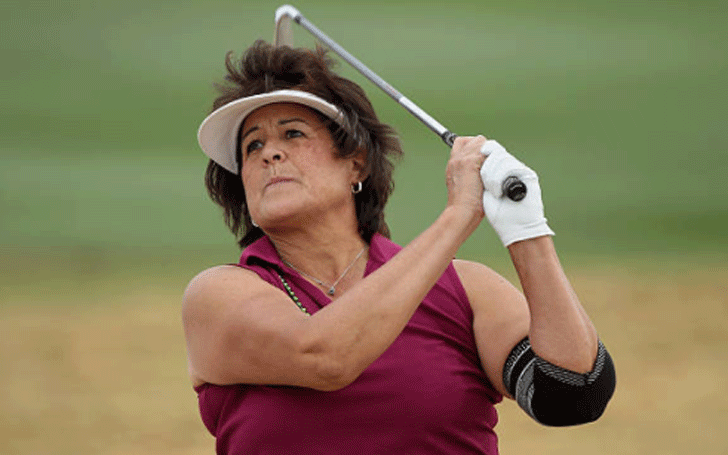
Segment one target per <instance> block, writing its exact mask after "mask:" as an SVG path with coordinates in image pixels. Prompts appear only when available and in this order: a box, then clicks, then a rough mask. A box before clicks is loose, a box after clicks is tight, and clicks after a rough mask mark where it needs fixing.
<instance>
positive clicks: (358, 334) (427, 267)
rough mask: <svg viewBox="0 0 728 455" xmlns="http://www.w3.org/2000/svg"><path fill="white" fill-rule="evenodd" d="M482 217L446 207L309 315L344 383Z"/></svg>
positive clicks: (395, 328)
mask: <svg viewBox="0 0 728 455" xmlns="http://www.w3.org/2000/svg"><path fill="white" fill-rule="evenodd" d="M480 219H482V216H481V217H480V218H478V217H477V216H476V217H473V216H472V214H467V213H463V212H462V211H458V210H456V209H446V210H445V211H444V212H443V213H442V214H441V215H440V216H439V217H438V219H437V220H436V221H435V222H434V223H433V224H432V225H431V226H430V227H429V228H428V229H427V230H425V231H424V232H423V233H422V234H420V235H419V236H418V237H417V238H416V239H414V240H413V241H412V242H410V243H409V244H408V245H407V246H406V247H405V248H404V249H402V250H401V251H400V252H399V253H398V254H397V255H396V256H395V257H393V258H392V259H391V260H389V261H388V262H387V263H386V264H384V265H383V266H382V267H380V268H379V269H378V270H376V271H375V272H373V273H372V274H370V275H369V276H367V277H366V278H365V279H363V280H361V281H360V282H358V283H357V284H356V285H355V286H354V287H352V288H351V289H349V290H348V291H347V292H345V293H344V294H342V295H341V296H340V297H339V298H337V299H336V301H335V302H333V303H332V304H330V305H327V306H326V307H324V308H323V309H322V310H320V311H319V312H317V313H316V314H315V315H314V317H312V318H310V320H309V321H310V327H309V329H310V330H311V332H310V333H313V334H316V335H315V337H316V339H317V340H319V341H318V342H319V343H320V345H319V346H317V350H319V351H320V352H321V353H322V355H325V356H326V358H327V360H328V361H333V362H334V363H335V364H336V365H339V368H340V369H341V370H342V371H341V373H340V374H341V375H342V376H343V377H344V378H345V379H343V381H344V382H348V381H351V380H354V379H355V378H356V377H357V376H358V375H359V374H360V373H361V371H363V370H364V369H365V368H366V367H367V366H368V365H370V364H371V362H373V361H374V360H376V359H377V358H378V357H379V356H380V355H381V354H382V353H383V352H384V351H385V350H386V349H387V348H388V347H389V346H390V345H391V343H392V342H394V340H395V339H396V338H397V336H398V335H399V334H400V333H401V331H402V330H403V329H404V327H405V325H406V324H407V322H408V321H409V319H410V318H411V316H412V314H413V313H414V312H415V310H416V309H417V307H418V306H419V304H420V302H421V301H422V299H423V298H424V296H425V295H426V294H427V293H428V292H429V291H430V289H431V288H432V286H433V285H434V284H435V282H436V281H437V280H438V279H439V277H440V276H441V275H442V273H443V272H444V271H445V269H446V268H447V266H448V265H449V263H450V261H451V260H452V258H453V257H454V255H455V254H456V252H457V250H458V248H459V247H460V245H461V244H462V243H463V242H464V241H465V239H466V238H467V237H468V236H469V235H470V233H472V231H473V230H474V229H475V227H476V226H477V224H478V222H479V221H480Z"/></svg>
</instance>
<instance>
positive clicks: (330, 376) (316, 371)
mask: <svg viewBox="0 0 728 455" xmlns="http://www.w3.org/2000/svg"><path fill="white" fill-rule="evenodd" d="M301 358H303V359H307V361H306V362H305V364H306V366H304V368H306V369H307V370H308V371H309V372H310V373H309V375H308V376H309V384H306V385H307V386H308V387H310V388H312V389H315V390H319V391H322V392H334V391H337V390H341V389H343V388H344V387H346V386H348V385H349V384H351V383H352V382H354V381H355V380H356V378H358V377H359V375H360V374H361V371H363V369H359V368H357V363H356V356H355V355H352V354H351V353H348V352H344V351H343V350H341V349H338V348H337V347H336V346H333V345H332V344H331V343H330V342H328V341H327V340H323V341H320V342H315V343H305V344H304V346H301Z"/></svg>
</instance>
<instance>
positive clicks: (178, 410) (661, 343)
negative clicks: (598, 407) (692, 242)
mask: <svg viewBox="0 0 728 455" xmlns="http://www.w3.org/2000/svg"><path fill="white" fill-rule="evenodd" d="M683 270H689V267H683ZM570 275H571V276H572V278H573V282H574V285H575V287H576V288H577V291H578V292H579V294H580V295H581V296H582V300H584V303H585V305H586V306H587V309H588V311H589V313H590V315H591V316H592V319H593V320H594V321H595V323H596V324H597V327H598V328H599V330H600V333H601V336H602V338H603V340H604V341H605V343H606V344H607V346H608V347H609V348H610V351H611V352H612V354H613V357H614V358H615V361H616V364H617V373H618V388H617V392H616V395H615V397H614V399H613V401H612V403H611V404H610V406H609V408H608V409H607V412H606V414H605V415H604V417H603V418H602V419H601V420H600V421H598V422H597V423H595V424H591V425H587V426H582V427H576V428H569V429H552V428H545V427H540V426H538V425H537V424H535V423H532V422H531V421H530V420H528V419H527V418H526V417H524V416H523V414H522V413H521V411H520V410H518V408H517V407H516V406H515V405H513V403H510V402H509V403H505V404H503V405H501V406H500V411H501V424H500V425H499V430H500V434H501V453H503V454H536V453H538V454H544V453H552V454H559V455H563V454H579V455H583V454H597V453H598V454H687V453H691V454H692V453H700V454H728V392H726V385H727V383H728V381H727V380H726V378H728V349H727V348H728V286H727V284H726V283H728V268H727V267H725V266H723V267H721V266H702V267H700V268H699V269H697V270H692V271H688V272H684V271H683V272H678V271H662V272H660V271H657V270H652V271H645V270H641V271H637V270H635V269H627V268H615V269H607V268H603V269H599V270H592V269H589V270H583V269H579V270H574V271H571V273H570ZM80 288H81V287H79V289H77V290H76V291H63V292H62V293H61V292H60V291H58V292H56V293H54V290H53V286H47V289H43V290H37V289H36V290H34V291H32V292H31V291H27V292H22V287H13V290H11V292H3V295H2V296H0V361H1V362H2V363H1V368H2V370H1V371H2V373H1V375H0V454H5V455H14V454H162V453H164V454H210V453H214V448H213V447H214V446H213V440H212V438H211V436H209V435H208V434H207V433H206V430H205V429H204V427H203V425H202V423H201V422H200V420H199V417H198V414H197V409H196V398H195V395H194V393H193V391H192V389H191V388H190V386H189V384H188V383H187V380H186V377H185V353H184V346H183V339H182V332H181V328H180V320H179V309H178V306H179V296H180V292H181V289H178V288H175V287H173V286H169V285H165V286H160V285H157V286H148V285H140V286H138V288H134V289H131V290H129V289H125V287H124V286H123V285H120V284H119V283H105V282H103V281H102V282H100V283H99V282H97V283H94V286H93V289H94V290H93V291H90V292H87V291H84V292H81V291H80ZM57 294H61V295H57Z"/></svg>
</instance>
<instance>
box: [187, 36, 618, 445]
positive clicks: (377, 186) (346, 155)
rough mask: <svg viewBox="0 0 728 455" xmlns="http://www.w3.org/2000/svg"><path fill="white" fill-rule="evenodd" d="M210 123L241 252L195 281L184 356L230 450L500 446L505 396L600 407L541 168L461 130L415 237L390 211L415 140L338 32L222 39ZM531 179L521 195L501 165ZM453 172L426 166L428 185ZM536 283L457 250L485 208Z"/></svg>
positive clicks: (214, 175) (599, 361) (562, 407)
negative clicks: (382, 102)
mask: <svg viewBox="0 0 728 455" xmlns="http://www.w3.org/2000/svg"><path fill="white" fill-rule="evenodd" d="M226 65H227V71H228V74H227V76H226V81H227V84H225V85H224V86H223V87H222V88H221V90H222V92H221V96H220V97H219V98H218V99H217V100H216V101H215V102H214V109H213V112H212V113H211V114H210V115H209V116H208V117H207V118H206V119H205V120H204V122H203V123H202V125H201V126H200V129H199V134H198V138H199V142H200V145H201V147H202V149H203V151H204V152H205V153H206V154H207V155H208V156H209V157H210V162H209V165H208V167H207V173H206V186H207V190H208V192H209V194H210V196H211V197H212V200H213V201H215V202H216V203H217V204H219V205H220V206H221V207H222V209H223V212H224V218H225V221H226V223H227V225H228V226H229V228H230V229H231V230H232V232H233V234H234V235H235V236H236V238H237V239H238V241H239V245H240V247H241V248H242V256H241V257H240V261H239V263H238V264H234V265H230V264H228V265H220V266H217V267H213V268H211V269H208V270H206V271H203V272H202V273H200V274H199V275H197V276H196V277H195V278H194V279H192V281H191V282H190V284H189V286H188V287H187V289H186V291H185V294H184V302H183V310H182V314H183V322H184V330H185V337H186V341H187V350H188V359H189V375H190V378H191V380H192V382H193V385H194V388H195V390H196V391H197V393H198V398H199V407H200V413H201V416H202V420H203V422H204V424H205V425H206V427H207V428H208V430H209V431H210V432H211V433H212V434H213V435H214V436H215V438H216V445H217V453H219V454H345V453H346V454H394V453H402V454H465V453H473V454H495V453H498V447H497V437H496V433H495V427H496V423H497V420H498V417H497V413H496V409H495V405H496V404H497V403H499V402H500V401H501V400H502V398H503V397H504V396H505V397H508V398H511V399H515V400H517V402H518V404H519V405H520V406H521V407H522V408H523V409H524V411H525V412H527V413H528V414H529V415H530V416H531V417H532V418H534V419H535V420H537V421H538V422H541V423H542V424H545V425H554V426H564V425H575V424H581V423H585V422H591V421H594V420H595V419H597V418H598V417H599V416H600V415H601V414H602V413H603V411H604V409H605V407H606V406H607V402H608V401H609V399H610V397H611V396H612V393H613V390H614V386H615V372H614V367H613V364H612V361H611V359H610V356H609V354H608V353H607V351H606V349H605V347H604V345H603V344H602V343H601V342H600V340H599V338H598V337H597V332H596V330H595V328H594V326H593V325H592V322H591V321H590V319H589V317H588V316H587V314H586V312H585V311H584V308H583V307H582V306H581V304H580V303H579V300H578V298H577V296H576V295H575V293H574V291H573V289H572V288H571V286H570V284H569V281H568V280H567V278H566V276H565V275H564V271H563V270H562V268H561V266H560V264H559V261H558V259H557V255H556V252H555V250H554V245H553V242H552V240H551V236H552V235H553V232H552V231H551V229H550V228H549V227H548V225H547V223H546V219H545V218H544V212H543V204H542V202H541V190H540V188H539V184H538V179H537V176H536V174H535V173H534V172H533V171H532V170H531V169H529V168H528V167H526V166H525V165H523V164H522V163H521V162H519V161H518V160H516V159H515V158H514V157H513V156H512V155H510V154H509V153H508V152H507V151H506V150H505V149H504V148H503V147H502V146H501V145H500V144H498V143H497V142H496V141H493V140H488V139H486V138H485V137H482V136H475V137H460V138H458V139H457V140H456V141H455V144H454V146H453V147H452V152H451V156H450V160H449V162H448V164H447V169H446V172H445V182H446V185H445V186H444V187H443V191H445V190H446V191H447V203H446V204H445V206H444V207H443V208H442V211H441V212H440V214H439V216H437V218H436V219H435V220H434V222H432V224H430V225H429V226H427V228H426V229H424V230H423V231H422V233H421V234H420V235H419V236H418V237H417V238H415V239H414V240H413V241H412V242H410V243H409V244H408V245H406V246H404V247H401V246H399V245H396V244H395V243H393V242H392V241H391V240H390V239H389V237H390V232H389V229H388V227H387V224H386V222H385V218H384V209H385V206H386V203H387V199H388V197H389V196H390V194H391V192H392V189H393V182H392V169H393V164H392V163H393V162H394V160H395V159H396V158H398V157H399V156H400V155H401V153H402V150H401V148H400V145H399V142H398V140H397V137H396V135H395V133H394V131H393V130H392V129H391V128H390V127H389V126H387V125H385V124H383V123H381V122H380V121H379V120H378V119H377V116H376V114H375V112H374V110H373V109H372V106H371V104H370V102H369V100H368V99H367V97H366V95H365V94H364V92H363V90H362V89H361V88H360V87H359V86H358V85H356V84H355V83H353V82H352V81H350V80H347V79H345V78H342V77H340V76H338V75H337V74H335V73H334V72H333V71H332V69H331V62H330V60H329V59H328V57H327V56H326V54H325V52H324V51H323V50H316V51H314V50H306V49H292V48H289V47H285V46H284V47H273V46H271V45H269V44H267V43H264V42H262V41H259V42H256V43H255V44H254V45H253V46H252V47H251V48H249V49H248V50H247V51H246V52H245V54H244V55H243V57H242V58H241V59H240V60H239V61H238V60H236V59H234V58H233V57H231V55H230V54H229V55H228V57H227V59H226ZM512 175H515V176H517V177H518V178H520V179H521V180H522V181H523V182H524V183H525V184H526V186H527V194H526V197H525V198H524V199H523V200H521V201H518V202H515V201H512V200H510V199H508V198H507V197H504V196H503V195H502V194H501V193H502V191H501V183H502V182H503V180H504V179H506V178H507V177H509V176H512ZM437 184H438V182H426V181H423V182H422V185H437ZM486 217H487V219H488V221H489V222H490V224H491V225H492V227H493V228H494V229H495V231H496V232H497V233H498V235H499V237H500V239H501V241H502V242H503V244H504V245H505V246H506V247H507V248H508V250H509V253H510V256H511V257H512V260H513V264H514V266H515V268H516V270H517V272H518V276H519V277H520V284H521V287H522V289H523V293H521V292H520V291H519V290H517V289H516V288H515V287H514V286H513V285H511V284H510V283H508V282H507V281H506V280H505V279H503V278H502V277H501V276H499V275H498V274H497V273H495V272H494V271H493V270H491V269H490V268H488V267H487V266H485V265H483V264H479V263H476V262H470V261H465V260H458V259H453V258H454V257H455V255H456V253H457V251H458V248H459V247H460V246H461V245H462V244H463V242H464V241H465V240H466V239H468V238H469V237H470V236H471V235H472V234H473V232H474V231H475V229H476V228H477V227H478V225H479V224H480V223H481V222H482V221H483V219H484V218H486Z"/></svg>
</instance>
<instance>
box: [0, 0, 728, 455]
mask: <svg viewBox="0 0 728 455" xmlns="http://www.w3.org/2000/svg"><path fill="white" fill-rule="evenodd" d="M279 5H280V4H279V3H277V2H276V3H274V2H270V1H242V0H237V1H232V0H212V1H202V0H178V1H176V2H168V1H161V0H146V1H141V0H124V1H121V0H115V1H111V0H96V1H88V0H68V1H50V0H43V1H34V0H5V1H3V2H0V94H1V96H2V109H0V359H2V362H3V363H2V368H3V373H4V374H3V375H2V378H3V379H2V381H0V389H2V390H5V391H6V393H4V394H0V408H2V409H3V410H5V412H4V413H3V412H0V452H2V453H7V454H21V453H23V454H25V453H33V454H35V453H57V454H63V453H99V454H109V455H115V454H121V453H124V454H127V453H139V454H144V453H169V454H180V455H181V454H193V453H194V454H197V453H210V451H212V450H213V449H212V447H213V442H212V440H211V437H210V436H209V435H208V434H207V433H206V431H205V429H204V428H203V426H202V424H201V422H200V420H199V415H198V413H197V410H196V408H195V405H196V401H195V400H196V398H195V396H194V393H193V392H192V390H191V388H190V386H189V384H188V383H187V379H186V377H185V366H184V364H185V352H184V341H183V334H182V328H181V323H180V322H179V304H180V297H181V294H182V291H183V289H184V286H185V285H186V283H187V282H188V281H189V279H190V278H191V277H192V276H193V275H194V274H195V273H197V272H199V271H200V270H202V269H204V268H206V267H209V266H211V265H214V264H220V263H227V262H232V261H236V260H237V257H238V250H237V247H236V245H235V242H234V239H233V238H232V236H231V235H230V234H229V233H228V232H227V231H226V229H225V227H224V225H223V222H222V217H221V214H220V211H219V210H218V209H217V208H216V207H215V206H214V205H213V204H212V203H211V202H210V201H209V200H208V198H207V196H206V194H205V190H204V186H203V173H204V168H205V165H206V159H205V157H204V155H203V154H202V152H201V151H200V150H199V148H198V146H197V143H196V137H195V136H196V131H197V127H198V125H199V123H200V121H201V120H202V119H203V118H204V117H205V115H206V114H207V113H208V111H209V108H210V104H211V102H212V100H213V98H214V90H213V87H212V84H213V82H215V81H219V80H220V79H221V77H222V76H223V74H224V72H223V69H224V67H223V59H224V56H225V53H226V52H227V51H228V50H233V51H235V52H237V53H240V52H242V51H243V50H245V49H246V48H247V47H248V46H249V45H250V44H251V43H252V42H253V41H254V40H255V39H258V38H263V39H267V40H270V39H271V38H272V36H273V13H274V11H275V9H276V8H277V7H278V6H279ZM295 6H296V7H298V8H299V9H300V10H301V11H302V12H303V13H304V14H305V15H306V16H307V17H308V18H309V19H310V20H311V21H312V22H313V23H315V24H316V25H318V26H319V27H320V28H321V29H322V30H324V31H325V32H327V33H328V34H329V35H331V36H332V37H333V38H334V39H335V40H337V41H338V42H339V43H340V44H341V45H343V46H344V47H345V48H346V49H347V50H349V51H350V52H351V53H352V54H354V55H356V56H357V57H358V58H359V59H361V60H362V61H363V62H365V63H366V64H367V65H369V66H370V67H371V68H372V69H373V70H375V71H376V72H378V73H379V74H380V75H381V76H382V77H383V78H384V79H386V80H387V81H388V82H390V83H391V84H392V85H394V86H395V87H397V88H398V89H399V90H400V91H402V92H403V93H404V94H405V95H406V96H408V97H409V98H410V99H412V100H413V101H415V102H416V103H417V104H419V105H420V106H421V107H422V108H424V109H425V110H426V111H428V112H429V113H430V114H431V115H433V116H434V117H435V118H437V119H438V120H440V121H441V122H442V123H443V124H445V125H446V126H447V127H449V128H450V129H451V130H453V131H454V132H456V133H458V134H479V133H482V134H485V135H487V136H490V137H493V138H496V139H498V140H499V141H500V142H501V143H503V144H504V145H506V146H507V147H508V148H509V150H510V151H511V152H513V153H514V154H515V155H516V156H518V157H519V158H521V159H522V160H523V161H524V162H526V163H527V164H529V165H530V166H531V167H533V168H534V169H536V170H537V172H538V173H539V175H540V177H541V184H542V188H543V191H544V201H545V206H546V215H547V217H548V218H549V223H550V225H551V227H552V228H553V229H554V230H555V231H556V233H557V235H556V238H555V241H556V244H557V247H558V249H559V252H560V255H561V259H562V262H563V263H564V265H565V268H566V270H567V272H569V274H570V276H572V278H573V279H575V287H576V288H577V290H578V292H579V294H580V295H581V296H582V299H583V301H584V303H585V307H586V308H587V311H588V312H589V314H590V315H591V317H592V319H593V320H594V321H595V324H596V325H597V327H598V328H599V330H600V335H601V336H603V339H604V340H605V342H606V343H607V345H608V346H609V347H610V351H611V352H612V353H613V355H614V358H615V361H616V363H617V369H618V377H619V384H618V389H617V394H616V395H615V398H614V400H613V402H612V403H611V404H610V408H609V409H608V412H607V414H605V417H604V418H603V419H602V420H600V422H599V423H598V424H596V425H589V426H586V427H579V428H575V429H571V430H559V431H553V430H552V429H547V428H542V427H539V426H537V425H536V424H535V423H533V422H530V421H529V420H528V418H527V417H526V416H525V415H524V414H523V413H521V412H520V411H518V410H517V409H516V406H515V404H513V403H506V404H504V405H502V408H501V410H500V411H499V412H502V416H503V422H504V424H503V425H502V428H501V427H499V429H498V431H499V432H500V433H499V434H500V435H501V437H502V438H503V439H502V440H503V441H504V448H503V451H504V453H530V452H539V453H597V452H599V451H601V452H605V453H624V454H647V453H649V454H663V453H688V452H690V451H691V450H692V451H694V452H695V451H697V452H700V453H721V454H723V453H727V452H726V449H725V448H726V447H728V440H727V439H726V438H725V437H724V435H725V431H724V430H723V428H722V427H723V426H725V425H722V426H721V422H723V421H724V420H725V415H726V410H728V407H727V406H728V404H727V402H726V399H725V393H724V392H723V390H722V388H721V387H720V384H721V383H722V382H724V378H725V377H726V365H728V359H727V358H726V354H725V353H726V350H725V346H726V343H727V342H728V330H726V323H725V321H726V320H728V317H726V311H728V301H726V295H728V292H726V284H725V283H726V282H727V281H728V280H726V278H725V276H726V270H728V267H727V265H728V235H727V232H728V229H727V228H728V184H727V182H726V181H727V180H728V179H727V178H726V175H728V128H726V124H727V123H728V8H726V7H725V1H709V0H681V1H672V0H665V1H646V0H639V1H636V2H606V1H594V0H587V1H576V0H553V1H535V0H526V1H519V0H512V1H507V2H505V1H503V2H500V1H493V2H479V1H474V0H473V1H458V0H454V1H450V2H435V1H421V2H417V3H414V4H413V3H411V2H403V4H400V3H395V2H383V1H381V2H342V1H337V2H333V1H298V2H296V3H295ZM294 32H295V36H296V40H297V42H299V43H300V44H302V45H305V46H312V45H313V40H312V39H311V38H310V37H309V36H308V35H307V33H306V32H305V31H303V30H302V29H300V28H297V27H295V26H294ZM339 68H340V71H341V72H342V73H343V74H345V75H347V76H349V77H351V78H352V79H354V80H356V81H358V82H359V83H360V84H361V85H362V86H363V87H364V88H365V89H366V91H367V92H368V93H369V95H370V97H371V98H372V100H373V103H374V105H375V107H376V108H377V110H378V112H379V113H380V116H381V117H382V118H383V119H384V120H385V121H387V122H389V123H391V124H393V125H394V126H395V127H396V128H397V129H398V130H399V132H400V133H401V136H402V140H403V143H404V147H405V149H406V156H405V158H404V159H403V161H402V162H401V163H400V164H399V167H398V170H397V173H396V183H397V188H396V191H395V194H394V196H393V198H392V200H391V203H390V206H389V208H388V211H387V217H388V220H389V222H390V225H391V227H392V230H393V233H394V239H395V240H396V241H398V242H400V243H407V242H408V241H409V240H410V239H412V238H413V237H414V236H416V235H417V234H418V233H419V232H420V231H422V230H423V229H424V228H426V227H427V226H428V224H429V223H431V222H432V221H433V220H434V219H435V217H436V216H437V215H438V213H439V212H440V210H441V209H442V208H443V207H444V204H445V200H446V194H445V187H444V167H445V164H446V161H447V156H448V153H447V152H448V151H447V148H446V147H445V146H444V145H443V144H442V142H441V141H440V140H439V138H437V137H436V136H435V135H434V134H432V133H431V132H430V131H429V130H428V129H426V128H425V127H424V126H423V125H421V124H420V123H419V122H417V121H416V120H415V119H413V118H412V117H411V116H410V115H409V114H407V113H406V112H405V111H404V110H403V109H402V108H401V107H399V106H398V105H396V104H395V103H394V102H393V101H392V100H390V99H389V98H388V97H387V96H386V95H384V94H382V93H381V92H380V91H379V89H377V88H375V87H373V86H372V85H371V84H370V83H369V82H368V81H366V80H365V79H364V78H363V77H361V76H360V75H359V74H358V73H356V72H355V71H353V70H352V69H350V68H349V67H348V66H347V65H346V64H343V63H342V64H341V65H340V67H339ZM460 255H461V256H462V257H465V258H470V259H476V260H481V261H483V262H485V263H487V264H489V265H491V266H494V267H495V268H496V270H498V271H499V272H501V273H503V274H504V275H506V276H507V277H509V278H511V279H513V278H515V277H514V274H513V270H512V267H511V266H510V265H509V264H508V257H507V252H506V250H505V249H504V248H503V247H502V246H501V245H500V243H499V241H498V239H497V238H496V236H495V235H494V234H493V233H492V230H491V228H490V226H488V225H487V223H485V222H484V223H483V226H481V228H479V230H478V231H477V232H476V233H475V234H474V235H473V237H472V238H471V239H470V240H469V241H468V242H467V243H466V244H465V245H464V246H463V248H462V250H461V252H460ZM666 397H668V398H667V399H666ZM160 416H162V417H161V418H160ZM519 419H520V420H519ZM514 448H515V450H514ZM519 449H520V450H519Z"/></svg>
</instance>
